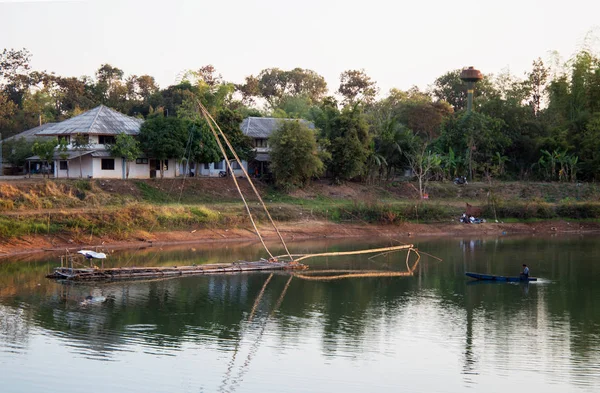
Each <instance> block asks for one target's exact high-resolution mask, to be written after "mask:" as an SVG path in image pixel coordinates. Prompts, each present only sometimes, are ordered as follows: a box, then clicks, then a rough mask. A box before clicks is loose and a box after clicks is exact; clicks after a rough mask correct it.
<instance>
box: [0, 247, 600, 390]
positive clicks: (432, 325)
mask: <svg viewBox="0 0 600 393" xmlns="http://www.w3.org/2000/svg"><path fill="white" fill-rule="evenodd" d="M599 240H600V238H598V237H548V238H538V237H530V238H512V237H502V238H498V239H496V238H486V239H459V238H453V239H444V240H434V239H427V240H420V241H416V243H417V244H418V246H419V247H420V249H421V250H424V251H427V252H429V253H432V254H434V255H437V256H439V257H442V258H443V259H444V261H443V262H438V261H436V260H434V259H427V258H424V259H423V260H422V261H421V263H420V264H419V266H418V268H417V270H416V272H415V275H414V276H413V277H383V278H350V279H344V280H336V281H328V282H321V281H307V280H303V279H300V278H297V277H294V278H292V279H291V281H289V278H290V276H289V275H288V274H285V273H277V274H275V275H274V276H273V278H272V279H271V280H270V281H269V283H268V285H267V286H266V288H265V290H264V294H263V296H260V293H261V289H262V288H263V285H264V284H265V282H266V280H267V279H268V277H269V274H265V273H256V274H245V275H231V276H212V277H186V278H178V279H171V280H163V281H158V280H156V281H143V282H127V283H125V282H123V283H107V284H79V285H63V284H60V283H56V282H53V281H50V280H46V279H45V278H44V274H46V273H47V271H48V270H49V269H51V268H52V267H53V266H55V265H56V261H57V259H56V258H55V256H46V257H45V259H44V260H27V259H25V260H19V261H2V262H0V381H2V385H1V388H0V391H2V392H10V393H12V392H42V391H43V392H61V393H66V392H84V391H86V392H111V393H115V392H234V391H236V392H328V393H331V392H375V391H377V392H465V391H473V392H475V391H485V392H506V391H528V392H529V391H536V392H593V391H595V392H597V391H598V385H599V384H600V306H599V305H598V304H597V302H599V301H600V284H599V283H600V264H599V261H598V258H599V257H600V241H599ZM393 244H394V243H391V242H390V241H389V240H381V239H380V240H373V241H363V242H358V241H357V240H352V241H330V242H302V243H295V244H290V248H291V250H292V252H298V253H303V252H310V251H313V252H322V251H338V250H350V249H358V248H362V247H380V246H387V245H393ZM260 256H263V254H262V253H261V250H260V248H258V247H257V246H255V245H254V244H243V245H231V244H230V245H219V246H216V245H202V246H195V248H190V247H189V246H188V247H186V248H168V249H162V250H158V249H148V250H136V251H120V252H115V253H114V254H113V255H111V256H110V260H111V263H112V264H114V265H129V266H141V265H144V264H146V265H152V266H157V265H183V264H192V263H196V264H200V263H210V262H217V261H221V262H223V261H234V260H237V259H247V260H253V259H257V258H258V257H260ZM404 258H405V254H402V253H398V254H392V255H386V256H380V257H378V258H375V259H372V260H370V259H368V258H367V257H365V256H359V257H352V258H349V257H343V258H330V259H319V260H310V266H311V270H318V269H365V270H366V269H368V270H372V269H385V270H402V269H405V268H406V267H405V263H404ZM523 262H526V263H528V264H529V265H531V269H532V274H533V275H534V276H538V277H542V278H543V279H542V280H541V281H539V282H537V283H531V284H528V285H525V284H501V283H488V284H483V283H482V284H478V283H470V282H469V281H468V280H467V279H466V278H465V277H464V272H465V271H478V272H490V273H497V274H511V275H515V274H518V272H519V270H520V266H521V264H522V263H523ZM288 281H289V282H288ZM88 295H91V296H95V297H96V298H101V297H104V298H106V301H105V302H102V303H100V302H99V303H93V304H88V305H82V303H81V302H82V301H83V300H84V299H85V297H86V296H88ZM257 299H258V300H257ZM253 307H255V312H254V313H252V309H253Z"/></svg>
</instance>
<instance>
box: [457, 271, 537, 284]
mask: <svg viewBox="0 0 600 393" xmlns="http://www.w3.org/2000/svg"><path fill="white" fill-rule="evenodd" d="M465 275H467V277H471V278H474V279H476V280H484V281H503V282H519V281H537V278H535V277H528V278H524V277H520V276H517V277H510V276H495V275H492V274H481V273H470V272H466V273H465Z"/></svg>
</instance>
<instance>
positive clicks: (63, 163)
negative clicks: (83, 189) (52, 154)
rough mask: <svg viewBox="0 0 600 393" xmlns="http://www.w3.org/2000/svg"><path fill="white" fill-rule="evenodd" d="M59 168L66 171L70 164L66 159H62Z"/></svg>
mask: <svg viewBox="0 0 600 393" xmlns="http://www.w3.org/2000/svg"><path fill="white" fill-rule="evenodd" d="M59 168H60V170H61V171H66V170H67V169H69V166H68V164H67V162H66V161H60V162H59Z"/></svg>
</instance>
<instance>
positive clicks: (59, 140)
mask: <svg viewBox="0 0 600 393" xmlns="http://www.w3.org/2000/svg"><path fill="white" fill-rule="evenodd" d="M63 141H64V143H65V145H68V144H69V142H70V141H71V137H70V136H69V135H64V136H61V137H60V138H58V143H63Z"/></svg>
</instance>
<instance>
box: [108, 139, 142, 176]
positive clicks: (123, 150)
mask: <svg viewBox="0 0 600 393" xmlns="http://www.w3.org/2000/svg"><path fill="white" fill-rule="evenodd" d="M108 150H109V151H110V154H111V156H113V157H121V158H123V159H124V160H125V166H126V168H127V169H126V171H125V173H126V174H125V178H127V179H129V167H130V163H131V161H133V160H135V159H136V158H137V157H139V156H140V155H141V154H142V150H141V149H140V142H139V141H138V140H137V139H135V138H134V137H133V136H132V135H129V134H125V133H124V132H121V133H119V134H117V136H116V138H115V143H114V144H113V145H110V146H108Z"/></svg>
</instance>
